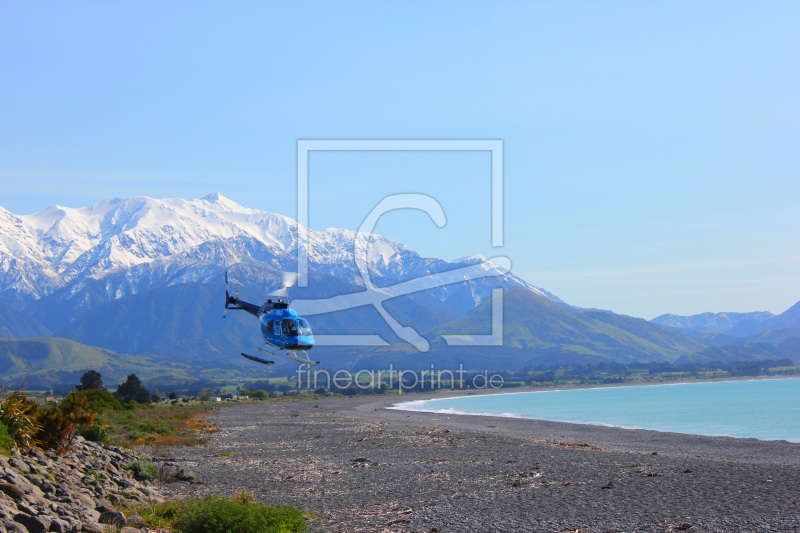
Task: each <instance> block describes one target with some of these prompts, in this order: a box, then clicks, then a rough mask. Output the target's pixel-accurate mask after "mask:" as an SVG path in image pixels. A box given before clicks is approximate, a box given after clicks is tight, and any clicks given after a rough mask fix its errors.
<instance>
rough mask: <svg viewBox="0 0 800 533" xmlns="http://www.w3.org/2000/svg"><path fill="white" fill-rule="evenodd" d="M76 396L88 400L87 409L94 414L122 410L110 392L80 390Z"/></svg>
mask: <svg viewBox="0 0 800 533" xmlns="http://www.w3.org/2000/svg"><path fill="white" fill-rule="evenodd" d="M78 394H80V395H81V396H84V397H86V399H87V400H89V409H91V410H92V411H94V412H96V413H99V412H101V411H122V410H123V409H124V407H122V404H121V403H119V400H117V397H116V396H114V393H112V392H111V391H110V390H106V389H89V390H82V391H81V392H79V393H78Z"/></svg>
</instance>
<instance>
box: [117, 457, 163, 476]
mask: <svg viewBox="0 0 800 533" xmlns="http://www.w3.org/2000/svg"><path fill="white" fill-rule="evenodd" d="M125 470H130V471H131V472H132V473H133V477H134V478H136V479H137V480H138V481H152V480H154V479H156V478H157V477H158V467H157V466H156V464H155V463H154V462H152V461H147V460H146V459H139V460H137V461H134V462H132V463H128V464H127V465H125Z"/></svg>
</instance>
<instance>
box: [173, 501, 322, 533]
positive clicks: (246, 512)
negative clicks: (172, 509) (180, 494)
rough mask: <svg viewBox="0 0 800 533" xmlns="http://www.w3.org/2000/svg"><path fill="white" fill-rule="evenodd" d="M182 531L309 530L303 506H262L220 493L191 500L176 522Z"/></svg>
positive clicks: (261, 532)
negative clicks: (233, 499) (225, 497)
mask: <svg viewBox="0 0 800 533" xmlns="http://www.w3.org/2000/svg"><path fill="white" fill-rule="evenodd" d="M173 528H174V531H176V532H178V533H218V532H225V533H267V532H276V533H293V532H305V531H307V530H308V524H306V521H305V519H304V518H303V514H302V513H301V512H300V510H299V509H297V508H295V507H290V506H288V505H262V504H257V503H250V502H247V501H242V500H241V499H240V501H231V500H226V499H224V498H220V497H218V496H215V497H209V498H206V499H204V500H198V501H194V502H191V503H190V504H189V505H187V506H186V507H184V508H182V509H180V510H179V511H178V513H177V515H176V516H175V521H174V522H173Z"/></svg>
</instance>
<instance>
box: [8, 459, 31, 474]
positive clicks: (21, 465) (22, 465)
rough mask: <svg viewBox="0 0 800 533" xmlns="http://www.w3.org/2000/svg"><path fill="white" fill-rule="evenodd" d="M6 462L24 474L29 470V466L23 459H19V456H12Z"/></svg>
mask: <svg viewBox="0 0 800 533" xmlns="http://www.w3.org/2000/svg"><path fill="white" fill-rule="evenodd" d="M8 464H9V466H11V467H12V468H16V469H17V470H19V471H20V472H22V473H24V474H28V473H30V471H31V467H29V466H28V464H27V463H26V462H25V461H23V460H21V458H20V457H12V458H11V459H9V460H8Z"/></svg>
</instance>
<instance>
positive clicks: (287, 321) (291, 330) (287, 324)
mask: <svg viewBox="0 0 800 533" xmlns="http://www.w3.org/2000/svg"><path fill="white" fill-rule="evenodd" d="M281 325H282V326H283V336H284V337H297V321H296V320H294V319H292V318H284V319H283V321H282V323H281Z"/></svg>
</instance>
